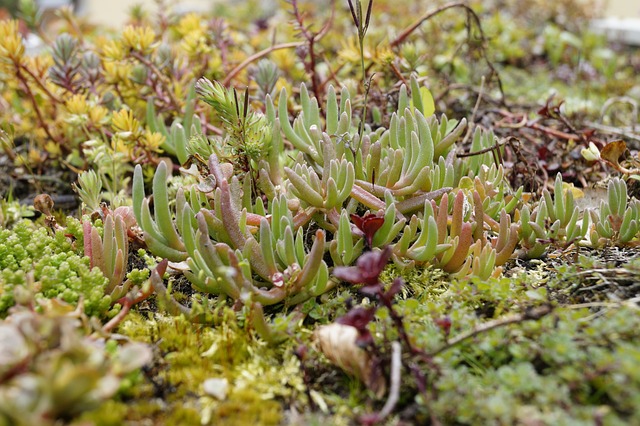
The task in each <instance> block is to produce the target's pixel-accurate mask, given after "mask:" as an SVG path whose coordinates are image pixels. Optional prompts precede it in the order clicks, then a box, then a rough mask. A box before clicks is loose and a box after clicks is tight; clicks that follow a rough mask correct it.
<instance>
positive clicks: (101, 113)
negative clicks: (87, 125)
mask: <svg viewBox="0 0 640 426" xmlns="http://www.w3.org/2000/svg"><path fill="white" fill-rule="evenodd" d="M107 114H109V110H108V109H106V108H105V107H103V106H102V105H93V106H91V108H89V120H91V123H93V125H94V126H100V125H103V124H106V123H107V121H108V118H107Z"/></svg>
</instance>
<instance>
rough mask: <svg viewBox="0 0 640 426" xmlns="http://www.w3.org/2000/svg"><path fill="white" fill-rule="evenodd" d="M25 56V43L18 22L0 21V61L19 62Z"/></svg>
mask: <svg viewBox="0 0 640 426" xmlns="http://www.w3.org/2000/svg"><path fill="white" fill-rule="evenodd" d="M23 56H24V44H23V42H22V36H21V35H20V32H19V31H18V22H17V21H14V20H5V21H0V61H2V62H4V63H13V64H18V63H20V61H21V60H22V57H23Z"/></svg>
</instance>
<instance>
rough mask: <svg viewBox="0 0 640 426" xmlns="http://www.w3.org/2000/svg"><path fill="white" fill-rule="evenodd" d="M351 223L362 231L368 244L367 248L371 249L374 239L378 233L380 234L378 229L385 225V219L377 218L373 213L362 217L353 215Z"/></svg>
mask: <svg viewBox="0 0 640 426" xmlns="http://www.w3.org/2000/svg"><path fill="white" fill-rule="evenodd" d="M351 221H352V222H353V224H354V225H356V227H357V228H358V229H359V230H360V231H362V233H363V234H364V238H365V241H366V242H367V246H369V247H371V242H372V241H373V237H374V236H375V235H376V232H378V229H380V228H381V227H382V225H384V218H383V217H379V216H376V215H375V214H373V213H367V214H366V215H364V216H362V217H360V216H358V215H357V214H352V215H351Z"/></svg>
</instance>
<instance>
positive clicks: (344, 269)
mask: <svg viewBox="0 0 640 426" xmlns="http://www.w3.org/2000/svg"><path fill="white" fill-rule="evenodd" d="M390 257H391V248H390V247H389V246H387V247H385V249H384V250H382V251H370V252H368V253H365V254H363V255H362V256H360V257H359V258H358V260H357V262H356V266H338V267H335V268H334V269H333V275H334V276H335V277H336V278H339V279H341V280H342V281H347V282H350V283H351V284H366V285H367V287H371V286H380V285H381V284H380V280H379V277H380V274H381V273H382V271H383V270H384V267H385V266H386V265H387V262H388V261H389V258H390ZM369 290H371V289H368V290H367V291H368V292H369ZM373 292H374V293H375V292H376V291H373Z"/></svg>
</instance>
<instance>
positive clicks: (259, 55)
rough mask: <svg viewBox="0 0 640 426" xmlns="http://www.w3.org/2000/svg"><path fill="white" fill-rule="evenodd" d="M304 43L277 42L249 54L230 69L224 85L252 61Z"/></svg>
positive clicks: (223, 82) (223, 81)
mask: <svg viewBox="0 0 640 426" xmlns="http://www.w3.org/2000/svg"><path fill="white" fill-rule="evenodd" d="M304 43H305V42H303V41H296V42H291V43H281V44H276V45H273V46H271V47H268V48H266V49H264V50H261V51H260V52H257V53H254V54H253V55H251V56H249V57H248V58H247V59H245V60H244V61H242V62H241V63H240V64H239V65H238V66H236V67H235V68H234V69H232V70H231V71H229V73H228V74H227V76H226V77H225V78H224V80H222V85H223V86H228V85H229V83H230V82H231V80H233V78H234V77H235V76H236V75H238V74H239V73H240V72H241V71H242V70H244V69H245V68H246V67H248V66H249V65H250V64H251V63H252V62H255V61H257V60H258V59H260V58H263V57H265V56H267V55H268V54H269V53H271V52H275V51H276V50H282V49H293V48H296V47H300V46H302V45H304Z"/></svg>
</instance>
